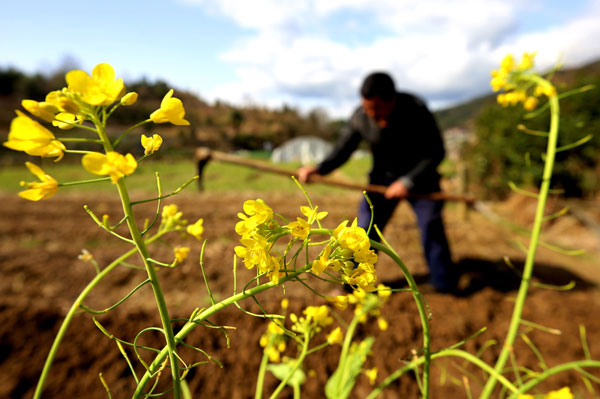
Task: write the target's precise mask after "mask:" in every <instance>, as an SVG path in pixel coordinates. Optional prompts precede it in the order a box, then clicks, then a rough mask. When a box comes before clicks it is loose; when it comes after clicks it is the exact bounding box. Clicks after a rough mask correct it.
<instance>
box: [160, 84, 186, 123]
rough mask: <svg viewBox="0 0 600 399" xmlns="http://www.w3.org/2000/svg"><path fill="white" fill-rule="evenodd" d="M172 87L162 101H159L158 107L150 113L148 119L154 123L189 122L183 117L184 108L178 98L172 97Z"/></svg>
mask: <svg viewBox="0 0 600 399" xmlns="http://www.w3.org/2000/svg"><path fill="white" fill-rule="evenodd" d="M172 96H173V89H171V90H169V92H168V93H167V94H166V95H165V97H164V98H163V100H162V102H161V103H160V109H157V110H156V111H154V112H153V113H151V114H150V119H152V121H153V122H154V123H166V122H171V123H172V124H174V125H189V124H190V122H188V121H186V120H185V119H183V117H184V116H185V109H184V108H183V103H182V102H181V100H180V99H178V98H175V97H172Z"/></svg>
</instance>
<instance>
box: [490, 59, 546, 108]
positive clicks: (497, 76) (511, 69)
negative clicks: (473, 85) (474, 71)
mask: <svg viewBox="0 0 600 399" xmlns="http://www.w3.org/2000/svg"><path fill="white" fill-rule="evenodd" d="M535 55H536V54H535V53H524V54H523V57H522V58H521V62H520V63H519V64H518V65H517V64H516V61H515V59H514V56H513V55H512V54H508V55H507V56H505V57H504V58H503V59H502V62H501V63H500V69H495V70H493V71H492V72H491V75H492V80H491V81H490V85H491V86H492V89H493V90H494V91H499V90H504V91H505V92H504V93H500V94H498V97H497V101H498V103H499V104H501V105H502V106H504V107H507V106H509V105H517V104H519V103H523V107H524V108H525V109H526V110H528V111H531V110H533V109H535V108H536V107H537V105H538V103H539V97H540V96H546V97H552V96H555V95H556V89H555V88H554V86H552V85H550V84H548V83H547V82H543V83H542V82H540V84H532V83H531V81H530V80H528V79H523V77H524V75H527V74H531V69H532V68H533V66H534V58H535Z"/></svg>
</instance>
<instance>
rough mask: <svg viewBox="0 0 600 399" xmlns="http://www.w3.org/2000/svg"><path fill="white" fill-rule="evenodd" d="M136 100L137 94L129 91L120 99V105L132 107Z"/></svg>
mask: <svg viewBox="0 0 600 399" xmlns="http://www.w3.org/2000/svg"><path fill="white" fill-rule="evenodd" d="M137 99H138V94H137V93H136V92H135V91H131V92H129V93H127V94H125V95H124V96H123V97H122V98H121V104H123V105H133V104H135V102H136V101H137Z"/></svg>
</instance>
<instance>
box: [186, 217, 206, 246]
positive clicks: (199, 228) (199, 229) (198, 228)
mask: <svg viewBox="0 0 600 399" xmlns="http://www.w3.org/2000/svg"><path fill="white" fill-rule="evenodd" d="M186 231H187V232H188V234H189V235H192V236H194V237H195V238H196V239H197V240H198V241H200V240H202V234H203V233H204V219H198V220H197V221H196V223H194V224H190V225H188V226H187V228H186Z"/></svg>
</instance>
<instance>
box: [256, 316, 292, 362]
mask: <svg viewBox="0 0 600 399" xmlns="http://www.w3.org/2000/svg"><path fill="white" fill-rule="evenodd" d="M259 344H260V346H261V347H263V348H264V351H265V352H266V353H267V354H268V355H269V361H271V362H272V363H279V362H280V361H281V353H282V352H284V351H285V350H286V348H287V343H286V335H285V331H284V329H283V328H281V326H280V325H278V324H277V323H275V322H274V321H272V320H271V321H270V322H269V325H268V326H267V331H265V333H264V334H263V335H261V337H260V341H259Z"/></svg>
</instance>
